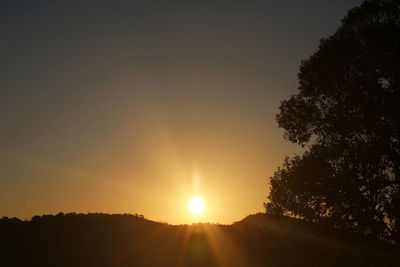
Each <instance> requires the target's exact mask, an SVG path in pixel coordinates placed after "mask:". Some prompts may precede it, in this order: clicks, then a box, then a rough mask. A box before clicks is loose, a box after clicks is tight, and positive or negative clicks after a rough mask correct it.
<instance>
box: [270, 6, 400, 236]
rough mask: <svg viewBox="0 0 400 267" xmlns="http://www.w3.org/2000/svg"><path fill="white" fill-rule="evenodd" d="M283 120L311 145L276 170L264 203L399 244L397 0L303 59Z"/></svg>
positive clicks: (359, 13) (355, 14)
mask: <svg viewBox="0 0 400 267" xmlns="http://www.w3.org/2000/svg"><path fill="white" fill-rule="evenodd" d="M298 90H299V92H298V93H297V94H296V95H293V96H292V97H291V98H290V99H289V100H285V101H282V103H281V106H280V113H279V114H278V115H277V122H278V124H279V126H280V127H282V128H284V129H285V137H286V138H287V139H289V140H290V141H292V142H294V143H298V144H300V145H302V146H303V147H306V148H307V152H305V153H304V155H302V156H296V157H294V158H291V159H289V158H287V159H286V160H285V162H284V164H283V167H282V168H280V169H278V171H277V172H276V173H275V174H274V176H273V177H272V178H271V192H270V194H269V202H268V203H267V204H266V208H267V211H268V212H270V213H273V214H286V215H290V216H295V217H298V218H303V219H305V220H306V221H310V222H315V223H318V224H324V225H330V226H334V227H335V228H337V229H343V230H351V231H354V232H359V233H362V234H364V235H367V236H370V237H372V238H378V239H383V240H386V241H387V242H392V243H393V242H394V243H397V244H399V243H400V1H398V0H371V1H365V2H363V3H362V5H361V6H360V7H356V8H354V9H351V10H350V11H349V12H348V14H347V16H346V17H345V18H344V19H343V20H342V25H341V27H339V28H338V30H337V31H336V32H335V33H334V34H333V35H332V36H330V37H329V38H327V39H323V40H321V43H320V46H319V49H318V51H317V52H316V53H315V54H313V55H312V56H311V57H309V58H308V59H307V60H305V61H303V62H302V63H301V66H300V73H299V87H298Z"/></svg>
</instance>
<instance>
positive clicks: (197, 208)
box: [189, 197, 206, 215]
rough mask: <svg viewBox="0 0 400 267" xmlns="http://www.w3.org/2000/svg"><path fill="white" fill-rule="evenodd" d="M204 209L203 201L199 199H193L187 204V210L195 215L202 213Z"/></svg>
mask: <svg viewBox="0 0 400 267" xmlns="http://www.w3.org/2000/svg"><path fill="white" fill-rule="evenodd" d="M205 208H206V207H205V205H204V202H203V200H202V199H201V198H199V197H194V198H192V199H191V200H190V202H189V210H190V211H191V212H192V213H193V214H195V215H198V214H201V213H203V212H204V210H205Z"/></svg>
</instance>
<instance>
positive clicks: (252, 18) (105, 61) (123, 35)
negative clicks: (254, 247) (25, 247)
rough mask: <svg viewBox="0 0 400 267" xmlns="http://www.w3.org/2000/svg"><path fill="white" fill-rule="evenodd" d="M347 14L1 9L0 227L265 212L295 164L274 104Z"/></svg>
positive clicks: (324, 8) (36, 5)
mask: <svg viewBox="0 0 400 267" xmlns="http://www.w3.org/2000/svg"><path fill="white" fill-rule="evenodd" d="M360 2H361V1H352V0H340V1H338V0H330V1H327V0H325V1H321V0H318V1H317V0H314V1H298V0H292V1H176V2H175V1H50V0H49V1H18V0H12V1H11V0H10V1H2V2H1V3H0V34H1V39H0V55H1V61H0V73H1V79H0V122H1V124H0V216H9V217H13V216H17V217H20V218H30V217H31V216H33V215H36V214H43V213H58V212H60V211H62V212H71V211H75V212H106V213H125V212H126V213H139V214H143V215H144V216H145V217H146V218H149V219H152V220H157V221H166V222H169V223H173V224H180V223H191V222H196V221H209V222H219V223H231V222H233V221H236V220H240V219H242V218H243V217H244V216H246V215H248V214H250V213H256V212H260V211H263V210H264V209H263V202H264V201H265V200H266V196H267V194H268V190H269V188H268V178H269V177H270V176H272V174H273V172H274V171H275V170H276V168H277V167H278V166H280V165H281V163H282V161H283V159H284V157H285V156H286V155H289V156H290V155H293V153H295V152H297V153H300V152H301V150H300V149H299V148H298V147H297V146H295V145H293V144H290V143H289V142H287V141H285V140H284V139H283V137H282V133H283V131H282V130H281V129H278V127H277V124H276V122H275V115H276V113H278V107H279V104H280V101H281V100H283V99H286V98H288V97H289V96H290V95H291V94H293V93H295V92H296V87H297V72H298V66H299V63H300V60H302V59H306V58H307V57H308V56H309V55H311V54H312V53H313V52H314V51H315V50H316V49H317V47H318V43H319V40H320V38H322V37H327V36H329V35H330V34H332V33H333V32H334V31H335V29H336V28H337V27H338V26H339V25H340V19H341V18H342V17H343V16H344V15H345V14H346V12H347V10H348V9H349V8H351V7H354V6H356V5H359V4H360ZM193 196H200V197H201V198H202V199H203V200H204V202H205V205H206V210H205V212H204V213H203V214H202V215H198V216H194V215H192V214H191V213H190V212H189V211H188V202H189V200H190V199H191V198H192V197H193Z"/></svg>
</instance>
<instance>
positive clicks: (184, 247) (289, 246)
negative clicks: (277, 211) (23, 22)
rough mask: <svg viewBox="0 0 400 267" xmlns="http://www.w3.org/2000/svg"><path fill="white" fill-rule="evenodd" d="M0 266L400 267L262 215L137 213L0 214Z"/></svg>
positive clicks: (385, 248)
mask: <svg viewBox="0 0 400 267" xmlns="http://www.w3.org/2000/svg"><path fill="white" fill-rule="evenodd" d="M0 237H1V239H0V242H1V243H0V244H1V245H0V249H1V255H0V256H1V262H0V266H400V259H399V256H397V255H400V254H399V253H398V254H396V252H399V251H398V250H397V251H396V249H395V248H393V247H390V246H389V245H385V244H381V243H378V242H374V241H371V240H363V238H362V237H360V236H356V235H351V234H348V233H346V234H345V233H340V232H335V231H331V230H328V229H322V228H319V229H316V228H315V227H314V226H313V225H310V224H306V223H304V222H303V221H300V220H297V219H293V218H287V217H276V216H271V215H267V214H255V215H250V216H248V217H246V218H245V219H243V220H242V221H239V222H236V223H234V224H232V225H215V224H194V225H190V226H189V225H178V226H175V225H169V224H165V223H159V222H154V221H150V220H147V219H145V218H143V216H140V215H131V214H120V215H108V214H97V213H96V214H75V213H69V214H63V213H60V214H58V215H55V216H52V215H44V216H35V217H33V218H32V219H31V220H30V221H21V220H19V219H16V218H12V219H10V218H6V217H4V218H3V219H0Z"/></svg>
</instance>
